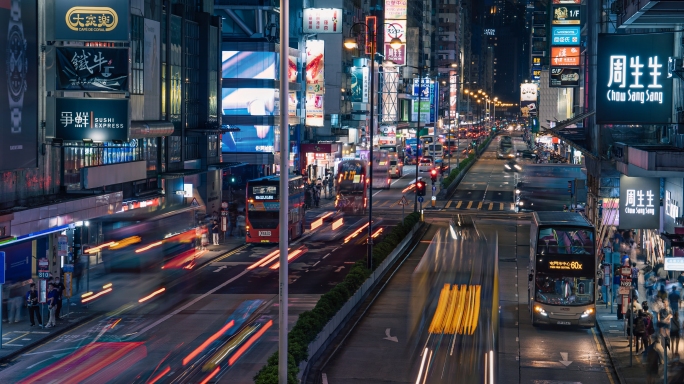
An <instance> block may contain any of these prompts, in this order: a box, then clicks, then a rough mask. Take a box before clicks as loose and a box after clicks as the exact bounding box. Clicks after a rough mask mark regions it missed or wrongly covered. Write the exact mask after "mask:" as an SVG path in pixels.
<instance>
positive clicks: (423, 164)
mask: <svg viewBox="0 0 684 384" xmlns="http://www.w3.org/2000/svg"><path fill="white" fill-rule="evenodd" d="M434 165H435V163H434V162H433V161H432V157H429V156H425V157H422V158H421V159H420V162H419V163H418V172H430V170H431V169H432V168H433V167H434Z"/></svg>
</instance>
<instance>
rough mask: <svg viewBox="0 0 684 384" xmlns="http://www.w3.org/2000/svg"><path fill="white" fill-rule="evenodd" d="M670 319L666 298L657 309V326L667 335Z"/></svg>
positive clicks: (670, 313) (670, 314) (670, 312)
mask: <svg viewBox="0 0 684 384" xmlns="http://www.w3.org/2000/svg"><path fill="white" fill-rule="evenodd" d="M670 320H672V311H671V310H670V306H669V305H668V300H667V299H665V300H663V305H662V307H661V308H660V310H659V311H658V328H659V329H661V330H664V331H665V333H666V334H667V335H669V333H670Z"/></svg>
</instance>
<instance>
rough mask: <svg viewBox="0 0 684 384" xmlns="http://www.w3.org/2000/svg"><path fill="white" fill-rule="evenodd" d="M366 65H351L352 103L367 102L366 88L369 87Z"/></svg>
mask: <svg viewBox="0 0 684 384" xmlns="http://www.w3.org/2000/svg"><path fill="white" fill-rule="evenodd" d="M369 72H370V71H369V69H368V67H352V68H351V96H350V99H351V102H352V103H367V102H368V88H369V87H370V77H369V75H368V74H369Z"/></svg>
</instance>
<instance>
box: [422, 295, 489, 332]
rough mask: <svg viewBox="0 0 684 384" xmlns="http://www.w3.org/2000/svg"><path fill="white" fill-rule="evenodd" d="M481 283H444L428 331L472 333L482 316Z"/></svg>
mask: <svg viewBox="0 0 684 384" xmlns="http://www.w3.org/2000/svg"><path fill="white" fill-rule="evenodd" d="M480 294H481V286H480V285H461V286H458V285H454V286H453V287H452V285H451V284H444V287H443V288H442V292H441V293H440V295H439V301H438V302H437V308H436V309H435V314H434V315H433V317H432V321H431V322H430V326H429V328H428V331H429V332H430V333H431V334H450V335H454V334H460V335H472V334H473V333H475V329H476V328H477V322H478V319H479V317H480Z"/></svg>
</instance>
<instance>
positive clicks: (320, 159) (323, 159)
mask: <svg viewBox="0 0 684 384" xmlns="http://www.w3.org/2000/svg"><path fill="white" fill-rule="evenodd" d="M300 149H301V151H300V152H301V155H302V157H303V158H304V160H305V161H304V164H302V165H303V168H302V175H303V176H306V177H307V178H308V179H309V180H316V179H317V178H321V179H323V178H325V176H327V175H332V174H334V173H335V161H336V159H340V158H342V144H341V143H326V144H302V145H301V148H300Z"/></svg>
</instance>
